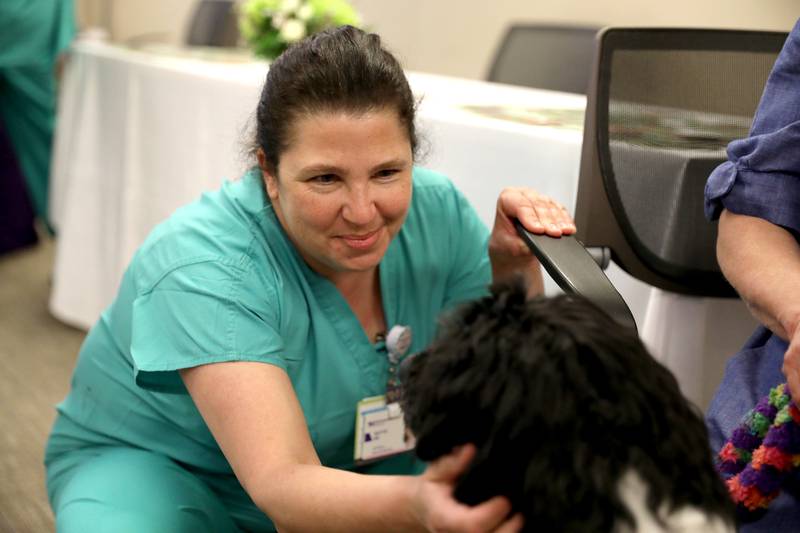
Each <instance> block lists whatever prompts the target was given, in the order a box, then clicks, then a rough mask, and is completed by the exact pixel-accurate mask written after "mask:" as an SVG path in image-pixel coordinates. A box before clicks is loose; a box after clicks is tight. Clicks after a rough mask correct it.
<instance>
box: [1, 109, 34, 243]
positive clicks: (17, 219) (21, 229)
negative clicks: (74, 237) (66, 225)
mask: <svg viewBox="0 0 800 533" xmlns="http://www.w3.org/2000/svg"><path fill="white" fill-rule="evenodd" d="M33 221H34V214H33V206H32V205H31V201H30V198H29V197H28V190H27V188H26V187H25V177H24V176H23V175H22V170H21V169H20V167H19V163H18V162H17V157H16V155H15V154H14V147H13V146H12V145H11V140H10V139H9V138H8V134H7V133H6V129H5V124H4V123H3V118H2V117H0V255H2V254H4V253H6V252H12V251H14V250H17V249H18V248H22V247H23V246H29V245H31V244H35V243H36V242H37V240H38V237H37V236H36V230H35V229H34V225H33Z"/></svg>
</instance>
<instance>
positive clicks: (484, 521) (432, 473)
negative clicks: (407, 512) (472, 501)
mask: <svg viewBox="0 0 800 533" xmlns="http://www.w3.org/2000/svg"><path fill="white" fill-rule="evenodd" d="M474 457H475V446H474V445H472V444H465V445H463V446H459V447H457V448H455V449H454V450H453V451H452V452H451V453H450V454H448V455H445V456H443V457H440V458H439V459H437V460H436V461H434V462H432V463H431V464H430V465H429V466H428V468H427V470H425V473H424V474H422V476H420V477H419V478H418V479H419V484H418V487H417V492H416V501H415V511H416V513H417V516H418V518H419V520H420V522H421V523H422V524H423V525H424V526H425V529H426V531H430V532H435V533H451V532H452V533H460V532H465V533H489V532H492V533H515V532H517V531H519V530H520V529H522V524H523V519H522V515H521V514H519V513H518V514H515V515H514V516H511V517H509V516H508V515H509V513H510V512H511V503H510V502H509V501H508V499H507V498H505V497H503V496H495V497H494V498H491V499H489V500H487V501H485V502H483V503H481V504H479V505H476V506H474V507H470V506H468V505H464V504H463V503H460V502H458V501H456V499H455V498H453V487H454V485H455V483H456V481H457V480H458V478H459V477H460V476H461V474H462V473H463V472H464V470H465V469H466V468H467V466H468V465H469V463H470V462H471V461H472V459H473V458H474Z"/></svg>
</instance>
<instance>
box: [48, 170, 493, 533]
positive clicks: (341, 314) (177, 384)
mask: <svg viewBox="0 0 800 533" xmlns="http://www.w3.org/2000/svg"><path fill="white" fill-rule="evenodd" d="M488 237H489V232H488V230H487V228H486V226H485V225H483V223H482V222H481V221H480V219H479V218H478V216H477V214H476V213H475V211H474V209H473V208H472V207H471V206H470V205H469V203H468V202H467V200H466V199H465V198H464V197H463V196H462V195H461V193H460V192H459V191H458V190H457V189H456V188H455V187H454V186H453V185H452V184H451V183H450V181H449V180H447V179H446V178H445V177H443V176H441V175H438V174H436V173H434V172H431V171H429V170H425V169H422V168H415V169H414V172H413V193H412V201H411V205H410V208H409V213H408V216H407V219H406V221H405V222H404V225H403V227H402V228H401V230H400V232H399V233H398V234H397V235H396V237H395V238H394V239H393V241H392V242H391V244H390V245H389V248H388V250H387V252H386V255H385V256H384V258H383V260H382V261H381V263H380V267H379V275H380V283H381V291H382V297H383V306H384V312H385V316H386V322H387V326H388V327H389V328H391V327H392V326H394V325H404V326H409V327H410V328H411V330H412V337H413V338H412V345H411V347H410V350H409V353H413V352H415V351H418V350H421V349H423V348H424V347H425V346H426V345H427V344H428V343H430V341H432V340H433V336H434V334H435V330H436V326H437V318H438V316H439V315H440V314H441V312H442V311H445V310H447V309H449V308H452V307H453V306H454V305H456V304H458V303H459V302H463V301H466V300H469V299H473V298H477V297H480V296H482V295H484V294H486V292H487V286H488V284H489V282H490V279H491V269H490V265H489V260H488V254H487V243H488ZM221 361H257V362H262V363H267V364H272V365H276V366H279V367H280V368H282V369H284V370H285V371H286V373H287V374H288V376H289V377H290V379H291V382H292V384H293V386H294V390H295V392H296V394H297V397H298V399H299V401H300V404H301V405H302V408H303V412H304V414H305V418H306V421H307V423H308V429H309V432H310V435H311V438H312V440H313V443H314V447H315V449H316V451H317V453H318V455H319V458H320V460H321V461H322V464H323V465H326V466H329V467H334V468H339V469H346V470H354V471H362V472H367V473H384V474H386V473H396V474H412V473H418V472H420V471H421V470H422V468H423V465H421V464H419V463H418V462H416V461H415V460H414V458H413V457H412V454H403V455H401V456H395V457H393V458H389V459H386V460H384V461H381V462H378V463H375V464H372V465H370V466H368V467H360V468H359V467H356V466H355V465H354V463H353V445H354V422H355V407H356V404H357V402H358V401H360V400H361V399H363V398H365V397H369V396H375V395H379V394H383V393H384V392H385V386H386V381H387V378H388V367H389V364H388V359H387V357H386V356H385V352H383V351H382V350H381V347H380V346H378V345H375V344H373V343H372V342H371V341H370V339H368V338H367V336H366V334H365V333H364V331H363V329H362V328H361V326H360V324H359V322H358V320H357V319H356V317H355V315H354V314H353V313H352V311H351V310H350V307H349V306H348V304H347V303H346V301H345V300H344V299H343V297H342V296H341V295H340V293H339V292H338V290H337V289H336V288H335V287H334V285H333V284H332V283H330V282H329V281H328V280H327V279H325V278H323V277H322V276H320V275H318V274H316V273H315V272H314V271H312V270H311V269H310V268H309V267H308V265H307V264H306V263H305V262H304V261H303V260H302V258H301V257H300V255H299V254H298V252H297V251H296V249H295V248H294V247H293V245H292V244H291V242H290V241H289V239H288V237H287V236H286V234H285V232H284V231H283V229H282V226H281V225H280V223H279V221H278V220H277V218H276V216H275V213H274V210H273V207H272V205H271V204H270V201H269V198H268V197H267V196H266V194H265V192H264V187H263V183H262V181H261V174H260V172H259V171H258V170H256V169H254V170H251V171H249V172H248V173H246V174H245V175H244V176H243V177H242V178H241V179H239V180H236V181H232V182H227V183H226V184H225V185H223V186H222V188H221V189H220V190H218V191H216V192H213V193H209V194H205V195H203V196H202V197H201V198H200V199H199V200H198V201H196V202H194V203H192V204H190V205H188V206H186V207H183V208H181V209H179V210H178V211H176V212H175V213H174V214H173V215H172V216H171V217H170V218H169V219H167V220H166V221H165V222H163V223H162V224H160V225H159V226H158V227H157V228H156V229H155V230H154V231H153V232H152V233H151V234H150V236H149V237H148V238H147V240H146V241H145V243H144V244H143V245H142V246H141V248H140V249H139V250H138V251H137V253H136V255H135V256H134V258H133V260H132V261H131V264H130V266H129V268H128V270H127V271H126V273H125V275H124V277H123V280H122V283H121V286H120V289H119V292H118V294H117V297H116V299H115V301H114V302H113V303H112V304H111V305H110V306H109V308H108V309H106V311H105V312H104V313H103V314H102V316H101V318H100V319H99V321H98V322H97V323H96V324H95V326H94V327H93V328H92V329H91V331H90V332H89V335H88V336H87V338H86V340H85V342H84V344H83V346H82V348H81V351H80V355H79V357H78V361H77V364H76V368H75V371H74V374H73V378H72V385H71V390H70V393H69V395H68V396H67V398H66V399H65V400H64V401H63V402H62V403H61V404H59V405H58V417H57V420H56V422H55V425H54V428H53V431H52V434H51V436H50V439H49V442H48V447H47V452H46V464H47V470H48V471H47V478H48V479H47V481H48V492H49V495H50V499H51V503H52V502H54V500H57V498H58V497H59V491H60V489H61V487H63V486H64V484H65V483H66V482H67V481H68V480H69V477H70V476H71V475H72V474H73V473H74V472H75V471H76V470H77V469H79V468H80V464H81V461H82V459H83V457H84V455H83V454H85V453H91V451H92V450H96V449H97V447H109V446H110V447H133V448H137V449H144V450H148V451H151V452H155V453H157V454H159V455H163V456H165V457H167V458H169V459H171V460H173V461H175V462H176V463H178V464H180V465H181V466H182V467H183V468H185V469H187V470H189V471H190V472H192V473H193V474H194V475H195V476H197V477H199V478H200V479H202V480H203V481H204V482H205V483H207V484H208V485H209V486H210V487H211V489H212V490H213V491H214V492H215V493H216V494H217V495H219V496H220V498H221V499H222V501H223V504H224V505H225V507H226V508H227V509H229V510H231V512H232V514H233V518H234V519H236V520H237V521H240V522H241V521H244V522H245V523H248V524H251V525H252V524H253V523H259V524H260V523H262V522H263V524H265V526H264V528H265V530H269V527H271V525H270V522H269V521H268V519H267V517H266V516H265V515H264V514H263V513H261V511H260V510H258V509H257V508H256V507H255V505H254V504H253V503H252V501H251V500H250V498H249V497H248V496H247V494H246V493H245V491H244V490H243V489H242V487H241V486H240V484H239V483H238V481H237V479H236V477H235V476H234V474H233V472H232V470H231V467H230V465H229V464H228V462H227V461H226V459H225V457H224V456H223V454H222V452H221V451H220V449H219V447H218V445H217V443H216V442H215V440H214V438H213V436H212V435H211V433H210V431H209V429H208V428H207V426H206V425H205V423H204V421H203V419H202V418H201V416H200V413H199V412H198V410H197V408H196V407H195V405H194V403H193V401H192V399H191V397H190V396H189V395H188V392H187V391H186V389H185V387H184V385H183V382H182V380H181V378H180V376H179V374H178V372H177V370H179V369H182V368H189V367H194V366H197V365H202V364H208V363H215V362H221ZM153 490H157V487H155V488H154V489H153ZM54 507H55V505H54ZM258 529H261V528H260V527H259V528H258Z"/></svg>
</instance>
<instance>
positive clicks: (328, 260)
mask: <svg viewBox="0 0 800 533" xmlns="http://www.w3.org/2000/svg"><path fill="white" fill-rule="evenodd" d="M290 133H291V135H290V138H289V143H288V147H287V148H286V150H285V151H284V152H283V153H281V154H280V161H279V166H278V169H276V172H275V174H277V175H273V173H272V172H270V171H268V170H266V168H267V166H266V165H265V161H264V158H263V155H262V154H259V162H260V163H261V168H262V173H263V176H264V180H265V183H266V186H267V193H268V195H269V197H270V199H271V200H272V205H273V207H274V209H275V214H276V215H277V217H278V220H280V222H281V225H282V226H283V228H284V230H285V231H286V233H287V234H288V236H289V238H290V239H291V241H292V243H293V244H294V245H295V247H296V248H297V250H298V251H299V252H300V255H301V256H302V257H303V259H305V261H306V262H307V263H308V264H309V266H310V267H311V268H312V269H313V270H315V271H316V272H317V273H319V274H321V275H322V276H324V277H326V278H328V279H329V280H331V281H333V282H334V283H336V280H337V279H340V278H341V277H342V276H346V275H349V274H352V273H365V274H372V273H374V271H375V268H376V267H377V266H378V264H379V263H380V261H381V259H382V258H383V256H384V254H385V253H386V249H387V248H388V247H389V243H390V242H391V240H392V238H393V237H394V236H395V235H397V233H398V232H399V231H400V227H401V226H402V225H403V221H404V220H405V217H406V213H407V212H408V207H409V204H410V202H411V170H412V165H413V156H412V151H411V143H410V141H409V139H408V133H407V130H406V128H405V127H404V126H403V125H402V123H401V121H400V119H399V118H398V115H397V113H396V112H395V111H394V110H392V109H383V110H376V111H370V112H364V113H359V114H352V113H347V112H320V113H315V114H311V115H305V116H301V117H299V118H297V119H296V120H295V122H294V124H293V126H292V129H291V132H290Z"/></svg>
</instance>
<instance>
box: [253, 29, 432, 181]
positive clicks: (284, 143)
mask: <svg viewBox="0 0 800 533" xmlns="http://www.w3.org/2000/svg"><path fill="white" fill-rule="evenodd" d="M380 109H395V110H397V113H398V118H399V119H400V122H401V124H402V125H403V126H404V127H405V128H406V131H407V133H408V139H409V142H410V143H411V151H412V153H415V152H416V149H417V137H416V132H415V129H414V112H415V105H414V97H413V96H412V94H411V89H410V88H409V86H408V80H406V77H405V74H404V73H403V69H402V67H401V66H400V63H399V62H398V61H397V59H395V58H394V56H392V54H391V53H389V52H388V51H387V50H386V49H384V48H383V47H382V46H381V39H380V37H379V36H378V35H375V34H374V33H366V32H364V31H362V30H359V29H357V28H354V27H352V26H341V27H339V28H333V29H329V30H325V31H322V32H320V33H317V34H314V35H312V36H311V37H309V38H307V39H305V40H303V41H301V42H299V43H297V44H295V45H293V46H291V47H290V48H289V49H288V50H286V51H285V52H284V53H283V54H281V55H280V56H279V57H278V58H277V59H276V60H275V61H274V62H273V63H272V65H270V68H269V72H268V73H267V80H266V83H264V88H263V89H262V91H261V98H260V99H259V102H258V109H257V111H256V139H255V141H256V142H255V148H256V149H258V148H261V149H262V150H263V151H264V154H265V155H266V160H267V165H268V167H269V170H270V171H272V172H277V170H278V162H279V160H280V155H281V154H282V153H283V152H284V150H286V148H287V147H288V144H289V142H290V139H289V135H290V130H291V127H292V125H293V124H294V122H295V121H296V120H297V118H298V117H300V116H302V115H308V114H312V113H318V112H326V111H345V112H350V113H363V112H368V111H373V110H380Z"/></svg>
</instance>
